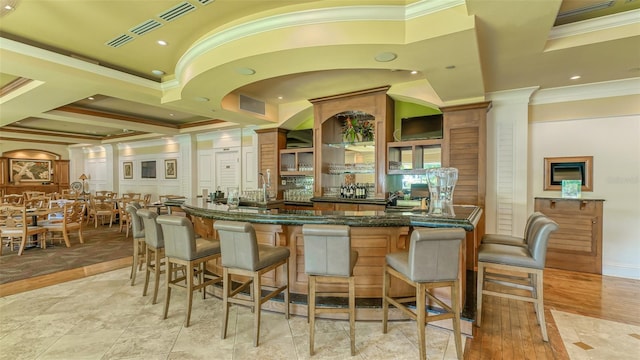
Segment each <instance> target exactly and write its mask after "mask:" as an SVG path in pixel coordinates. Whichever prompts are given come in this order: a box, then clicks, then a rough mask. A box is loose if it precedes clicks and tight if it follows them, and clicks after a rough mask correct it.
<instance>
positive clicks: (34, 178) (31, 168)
mask: <svg viewBox="0 0 640 360" xmlns="http://www.w3.org/2000/svg"><path fill="white" fill-rule="evenodd" d="M9 167H10V168H11V179H10V181H13V182H15V183H20V182H38V183H43V182H51V173H52V167H51V160H35V159H9Z"/></svg>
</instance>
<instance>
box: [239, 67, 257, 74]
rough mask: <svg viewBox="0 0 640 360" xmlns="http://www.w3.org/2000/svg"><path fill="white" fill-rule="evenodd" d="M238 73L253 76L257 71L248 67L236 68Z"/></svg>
mask: <svg viewBox="0 0 640 360" xmlns="http://www.w3.org/2000/svg"><path fill="white" fill-rule="evenodd" d="M236 72H237V73H238V74H241V75H253V74H255V73H256V71H255V70H253V69H251V68H248V67H242V68H236Z"/></svg>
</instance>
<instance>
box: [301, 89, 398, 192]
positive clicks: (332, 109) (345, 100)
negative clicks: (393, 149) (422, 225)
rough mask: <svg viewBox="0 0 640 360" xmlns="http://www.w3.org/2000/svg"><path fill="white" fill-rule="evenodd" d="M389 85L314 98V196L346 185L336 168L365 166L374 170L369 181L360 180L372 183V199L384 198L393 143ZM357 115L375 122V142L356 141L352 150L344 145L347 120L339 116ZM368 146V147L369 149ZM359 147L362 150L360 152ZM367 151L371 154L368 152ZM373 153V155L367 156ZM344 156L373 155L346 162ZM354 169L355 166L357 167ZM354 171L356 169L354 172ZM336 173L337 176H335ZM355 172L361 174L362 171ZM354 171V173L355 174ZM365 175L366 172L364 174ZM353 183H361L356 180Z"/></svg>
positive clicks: (391, 102)
mask: <svg viewBox="0 0 640 360" xmlns="http://www.w3.org/2000/svg"><path fill="white" fill-rule="evenodd" d="M387 90H389V87H388V86H385V87H381V88H375V89H367V90H362V91H357V92H353V93H348V94H340V95H334V96H327V97H323V98H318V99H311V100H309V101H311V103H313V109H314V128H313V137H314V141H313V143H314V144H315V149H316V156H315V161H316V162H315V166H314V168H315V171H316V181H315V183H314V196H316V197H322V196H325V195H326V194H325V192H328V193H330V194H332V196H336V195H335V188H336V187H339V186H340V184H342V183H344V182H345V181H344V176H342V175H344V174H341V173H340V171H339V170H340V169H335V167H334V165H336V164H337V165H338V167H340V166H343V167H344V166H345V163H348V164H350V165H352V164H353V165H356V164H359V163H360V164H366V165H368V166H369V167H370V168H372V169H371V171H368V172H369V174H368V175H369V178H370V179H371V180H368V181H367V180H361V182H370V183H372V184H373V187H374V188H373V194H372V195H370V197H375V198H385V197H386V193H385V191H386V189H385V180H386V179H385V176H386V166H387V143H388V142H390V141H392V140H393V109H394V107H393V100H392V99H391V98H390V97H389V96H388V95H387ZM350 113H353V114H354V116H358V115H359V114H366V115H367V116H368V117H367V118H368V119H371V120H370V121H371V122H373V127H374V139H373V142H371V144H365V143H364V142H363V143H360V142H356V143H355V144H354V147H353V148H352V149H348V146H344V142H343V136H342V129H343V126H344V125H345V120H346V118H340V117H338V116H337V115H339V114H347V115H348V114H350ZM367 146H369V147H368V148H367ZM356 147H360V149H358V150H362V151H358V150H356ZM365 149H366V150H368V151H365ZM365 154H370V155H365ZM345 156H352V157H354V158H355V157H357V156H362V157H365V156H371V158H370V159H367V160H364V161H363V162H360V161H359V160H346V158H345ZM354 167H355V166H354ZM354 170H355V169H354ZM336 172H337V173H336ZM355 172H360V171H359V169H358V170H355ZM355 172H354V174H355ZM361 173H364V172H361ZM354 182H358V180H357V179H356V180H355V181H354Z"/></svg>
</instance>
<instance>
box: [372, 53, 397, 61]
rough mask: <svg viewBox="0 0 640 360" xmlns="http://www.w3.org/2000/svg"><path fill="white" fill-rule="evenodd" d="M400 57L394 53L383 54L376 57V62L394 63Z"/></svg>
mask: <svg viewBox="0 0 640 360" xmlns="http://www.w3.org/2000/svg"><path fill="white" fill-rule="evenodd" d="M397 57H398V55H397V54H395V53H392V52H382V53H380V54H378V55H376V57H375V58H374V59H376V61H378V62H389V61H393V60H395V59H396V58H397Z"/></svg>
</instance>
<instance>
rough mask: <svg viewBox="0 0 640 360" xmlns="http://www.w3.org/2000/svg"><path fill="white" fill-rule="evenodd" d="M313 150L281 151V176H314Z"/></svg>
mask: <svg viewBox="0 0 640 360" xmlns="http://www.w3.org/2000/svg"><path fill="white" fill-rule="evenodd" d="M313 154H314V152H313V148H299V149H283V150H280V176H313V170H314V169H313V166H314V158H313Z"/></svg>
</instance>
